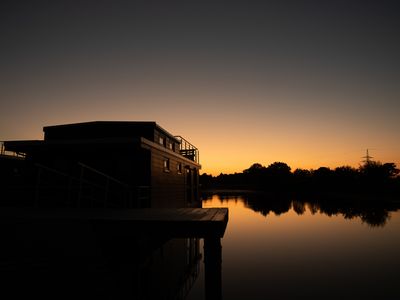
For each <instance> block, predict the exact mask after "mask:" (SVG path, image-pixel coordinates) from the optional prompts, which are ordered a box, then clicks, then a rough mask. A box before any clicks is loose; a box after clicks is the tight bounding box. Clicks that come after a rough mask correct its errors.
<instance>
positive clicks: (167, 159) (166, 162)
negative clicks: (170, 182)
mask: <svg viewBox="0 0 400 300" xmlns="http://www.w3.org/2000/svg"><path fill="white" fill-rule="evenodd" d="M164 171H165V172H169V158H164Z"/></svg>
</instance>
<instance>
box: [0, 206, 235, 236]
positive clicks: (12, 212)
mask: <svg viewBox="0 0 400 300" xmlns="http://www.w3.org/2000/svg"><path fill="white" fill-rule="evenodd" d="M0 218H1V219H2V221H7V220H9V221H11V220H13V221H14V222H17V223H18V224H21V223H32V222H33V223H36V222H40V223H41V224H46V223H48V224H49V225H50V224H57V223H69V222H72V223H76V222H77V223H93V224H96V225H97V226H101V227H103V226H104V227H111V228H110V229H112V230H114V229H116V228H115V227H116V226H117V227H119V229H123V230H122V231H123V232H124V234H129V233H132V234H133V235H134V234H136V233H146V234H160V235H171V236H173V237H198V238H205V237H209V236H210V237H211V236H212V237H219V238H222V237H223V235H224V233H225V229H226V226H227V223H228V209H227V208H176V209H172V208H169V209H153V208H146V209H124V210H111V209H104V210H93V209H91V210H83V209H80V210H73V209H51V210H50V209H33V208H32V209H26V208H24V209H19V208H2V210H0Z"/></svg>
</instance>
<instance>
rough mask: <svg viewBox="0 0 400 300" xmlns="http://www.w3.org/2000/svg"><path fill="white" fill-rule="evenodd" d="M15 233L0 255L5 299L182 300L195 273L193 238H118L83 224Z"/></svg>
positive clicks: (195, 244)
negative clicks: (6, 294) (9, 296)
mask: <svg viewBox="0 0 400 300" xmlns="http://www.w3.org/2000/svg"><path fill="white" fill-rule="evenodd" d="M15 229H16V230H15V232H12V233H10V234H9V235H8V236H7V237H4V236H3V245H2V249H1V252H0V253H1V258H2V259H1V260H0V271H1V273H2V274H7V278H6V280H5V281H4V280H3V282H2V294H3V295H4V293H5V292H9V293H11V295H13V296H12V297H11V299H21V298H28V297H29V298H32V297H38V298H41V299H43V298H49V299H50V298H52V299H59V298H69V299H74V298H79V299H81V298H87V299H185V297H186V295H187V294H188V292H189V290H190V288H191V287H192V285H193V284H194V282H195V281H196V279H197V277H198V275H199V270H200V261H201V253H200V241H199V239H196V238H185V239H169V238H161V237H159V238H157V237H149V236H134V237H132V236H131V237H126V236H125V237H118V236H115V234H112V235H109V234H107V233H105V232H103V231H99V229H98V228H95V227H93V226H87V224H86V225H84V224H80V225H77V224H57V225H55V226H52V228H48V227H45V226H42V225H40V224H34V225H33V226H32V225H29V226H19V227H18V228H17V227H16V228H15ZM8 299H10V298H8Z"/></svg>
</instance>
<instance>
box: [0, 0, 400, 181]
mask: <svg viewBox="0 0 400 300" xmlns="http://www.w3.org/2000/svg"><path fill="white" fill-rule="evenodd" d="M399 6H400V5H399V4H397V1H381V0H380V1H350V0H347V1H338V0H335V1H323V0H320V1H300V0H297V1H282V0H280V1H255V2H252V1H226V2H220V1H188V0H187V1H148V0H146V1H116V0H114V1H1V4H0V35H1V47H0V99H1V101H0V140H10V139H11V140H15V139H42V137H43V135H42V127H43V126H46V125H55V124H63V123H71V122H82V121H91V120H151V121H152V120H154V121H156V122H157V123H158V124H159V125H161V126H162V127H164V128H165V129H167V130H168V131H170V132H172V133H173V134H179V135H182V136H184V137H186V138H187V139H188V140H189V141H191V142H192V143H193V144H195V145H196V146H197V147H198V148H199V149H200V160H201V164H202V166H203V172H207V173H212V174H219V173H220V172H224V173H231V172H235V171H238V172H240V171H242V170H243V169H245V168H248V167H249V166H250V165H251V164H252V163H254V162H259V163H262V164H264V165H268V164H270V163H272V162H274V161H283V162H286V163H287V164H289V165H290V166H291V167H292V169H294V168H298V167H301V168H317V167H319V166H328V167H336V166H340V165H352V166H355V167H357V166H358V165H359V164H360V162H361V160H362V158H361V157H362V156H363V155H365V150H366V148H370V149H371V150H370V154H371V155H372V156H374V158H375V159H377V160H380V161H382V162H395V163H396V164H397V165H398V166H399V165H400V138H399V137H400V134H399V132H400V117H399V116H400V8H399Z"/></svg>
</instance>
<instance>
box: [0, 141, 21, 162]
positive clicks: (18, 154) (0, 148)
mask: <svg viewBox="0 0 400 300" xmlns="http://www.w3.org/2000/svg"><path fill="white" fill-rule="evenodd" d="M0 155H3V156H12V157H19V158H25V156H26V154H25V153H23V152H16V151H10V150H6V147H5V145H4V141H0Z"/></svg>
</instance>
